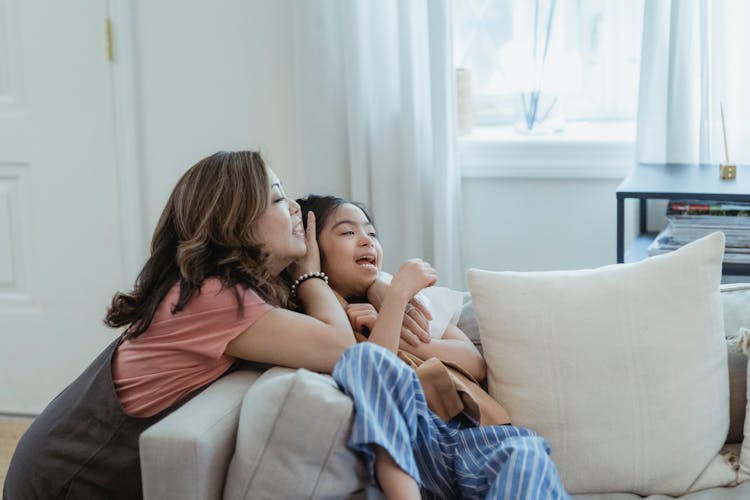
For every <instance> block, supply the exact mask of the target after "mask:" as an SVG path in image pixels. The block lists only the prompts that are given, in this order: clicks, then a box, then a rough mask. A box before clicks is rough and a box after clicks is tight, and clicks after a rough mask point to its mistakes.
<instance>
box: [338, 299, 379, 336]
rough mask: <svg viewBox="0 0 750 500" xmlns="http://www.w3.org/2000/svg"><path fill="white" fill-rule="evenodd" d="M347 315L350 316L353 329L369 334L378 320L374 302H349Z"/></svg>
mask: <svg viewBox="0 0 750 500" xmlns="http://www.w3.org/2000/svg"><path fill="white" fill-rule="evenodd" d="M346 315H347V316H349V323H351V325H352V329H353V330H354V331H355V332H359V333H361V334H363V335H369V334H370V332H371V331H372V329H373V328H374V327H375V322H376V321H377V320H378V311H376V310H375V307H373V306H372V304H349V305H348V306H346ZM365 329H366V330H367V331H366V332H365Z"/></svg>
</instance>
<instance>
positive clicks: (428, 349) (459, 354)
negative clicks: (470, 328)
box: [400, 324, 487, 381]
mask: <svg viewBox="0 0 750 500" xmlns="http://www.w3.org/2000/svg"><path fill="white" fill-rule="evenodd" d="M400 347H401V349H403V350H404V351H407V352H410V353H412V354H414V355H415V356H417V357H419V358H421V359H425V360H426V359H429V358H438V359H439V360H440V361H447V362H451V363H455V364H457V365H459V366H460V367H461V368H463V369H464V370H466V371H467V372H469V373H470V374H471V376H472V377H474V378H475V379H477V381H482V380H484V378H485V377H486V376H487V365H486V364H485V362H484V358H482V355H481V354H480V353H479V350H477V348H476V347H475V346H474V343H473V342H472V341H471V339H469V337H467V336H466V334H465V333H464V332H462V331H461V329H459V328H458V327H457V326H456V325H453V324H449V325H448V326H447V327H446V329H445V333H444V334H443V337H442V338H439V339H432V342H430V343H429V344H419V345H418V346H416V347H415V346H413V345H411V344H408V343H406V342H401V346H400Z"/></svg>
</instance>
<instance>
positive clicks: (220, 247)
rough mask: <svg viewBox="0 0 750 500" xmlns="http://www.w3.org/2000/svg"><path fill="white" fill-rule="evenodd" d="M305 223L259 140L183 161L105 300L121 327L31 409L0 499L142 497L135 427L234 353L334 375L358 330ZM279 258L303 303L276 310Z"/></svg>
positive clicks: (283, 300)
mask: <svg viewBox="0 0 750 500" xmlns="http://www.w3.org/2000/svg"><path fill="white" fill-rule="evenodd" d="M307 224H308V226H307V227H308V230H307V232H305V230H304V228H303V224H302V220H301V215H300V210H299V206H298V205H297V204H296V203H295V202H294V201H293V200H290V199H289V198H287V197H286V195H285V194H284V191H283V189H282V187H281V183H280V182H279V180H278V178H277V177H276V176H275V174H274V173H273V172H272V171H271V170H270V169H268V168H267V167H266V165H265V164H264V162H263V159H262V158H261V156H260V154H258V153H257V152H251V151H240V152H230V153H227V152H220V153H216V154H214V155H211V156H209V157H207V158H205V159H203V160H201V161H199V162H198V163H196V164H195V165H194V166H193V167H191V168H190V169H189V170H188V171H187V172H186V173H185V174H184V175H183V176H182V178H181V179H180V180H179V182H178V183H177V185H176V186H175V188H174V190H173V192H172V194H171V196H170V197H169V200H168V201H167V204H166V207H165V208H164V211H163V212H162V215H161V218H160V220H159V223H158V225H157V227H156V230H155V231H154V235H153V238H152V242H151V255H150V257H149V259H148V261H147V262H146V264H145V265H144V267H143V269H142V271H141V272H140V274H139V277H138V280H137V281H136V284H135V288H134V290H133V291H132V292H129V293H118V294H116V295H115V296H114V298H113V299H112V304H111V307H110V308H109V310H108V311H107V315H106V318H105V323H106V324H107V325H109V326H111V327H127V328H126V329H125V330H124V332H123V333H122V334H121V335H120V336H119V337H118V338H117V339H116V340H115V341H114V342H112V343H111V344H110V345H109V347H107V348H106V349H105V350H104V351H103V352H102V353H101V354H100V355H99V357H98V358H97V359H96V360H95V361H94V362H93V363H92V364H91V365H90V366H89V367H88V368H87V369H86V370H85V371H84V372H83V373H82V374H81V375H80V376H79V378H78V379H76V380H75V381H74V382H73V383H72V384H71V385H70V386H68V387H67V388H66V389H65V390H64V391H63V392H62V393H61V394H60V395H58V396H57V397H56V398H55V399H54V400H53V401H52V402H51V403H50V404H49V405H48V406H47V408H46V409H45V410H44V411H43V412H42V414H41V415H39V416H38V417H37V418H36V419H35V420H34V422H33V424H32V425H31V427H30V428H29V430H28V431H27V432H26V434H25V435H24V436H23V437H22V439H21V440H20V442H19V444H18V447H17V449H16V451H15V454H14V456H13V458H12V461H11V464H10V468H9V470H8V473H7V475H6V478H5V485H4V488H3V498H4V499H5V500H24V499H31V498H35V499H42V498H86V499H120V498H122V499H133V498H140V497H141V496H142V492H141V480H140V464H139V457H138V436H139V435H140V433H141V432H142V431H143V430H144V429H146V428H147V427H148V426H150V425H152V424H153V423H154V422H156V421H157V420H159V419H160V418H163V417H164V416H165V415H167V414H168V413H170V412H172V411H174V410H175V409H176V408H177V407H178V406H180V405H181V404H182V403H184V402H185V401H186V400H187V399H188V398H190V397H191V396H192V395H194V394H195V393H196V392H197V391H200V390H201V389H202V388H204V387H205V386H207V385H208V384H210V383H211V382H213V381H214V380H216V379H217V378H218V377H220V376H222V375H223V374H225V373H226V372H227V371H228V370H230V369H231V367H232V365H233V363H234V361H235V360H237V359H245V360H250V361H255V362H261V363H269V364H277V365H284V366H289V367H300V368H307V369H310V370H315V371H319V372H327V373H331V372H332V371H333V368H334V366H335V364H336V362H337V360H338V359H339V358H340V357H341V355H342V353H343V352H344V351H345V350H346V349H347V347H349V346H351V345H352V344H354V342H355V340H354V337H353V333H352V330H351V326H350V324H349V320H348V318H347V316H346V314H345V313H344V311H343V310H342V309H341V306H340V305H339V303H338V301H337V299H336V296H335V295H334V293H333V292H332V291H331V289H330V288H329V286H328V285H327V280H326V277H325V275H324V274H323V273H321V272H320V260H319V256H318V248H317V244H316V240H315V219H314V216H313V215H312V214H311V215H310V216H309V217H308V220H307ZM285 270H286V273H288V275H289V276H291V277H292V278H297V279H296V280H295V285H296V286H295V292H296V293H295V297H294V301H296V304H297V305H298V306H299V307H301V308H303V309H304V311H305V312H306V314H301V313H297V312H293V311H290V310H288V309H287V307H288V306H290V305H291V304H292V301H291V299H290V295H289V287H288V285H287V283H286V282H285V279H284V277H283V276H282V274H283V273H284V272H285ZM282 346H283V348H282Z"/></svg>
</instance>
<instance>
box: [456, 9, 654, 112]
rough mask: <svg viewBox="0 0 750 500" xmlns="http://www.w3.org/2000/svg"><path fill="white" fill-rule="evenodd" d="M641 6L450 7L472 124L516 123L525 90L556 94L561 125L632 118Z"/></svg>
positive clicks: (634, 103) (522, 110)
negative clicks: (465, 72)
mask: <svg viewBox="0 0 750 500" xmlns="http://www.w3.org/2000/svg"><path fill="white" fill-rule="evenodd" d="M643 1H644V0H560V1H557V0H462V1H460V2H454V17H453V18H454V65H455V66H456V67H457V68H465V69H467V70H468V71H469V74H470V78H471V89H472V91H471V92H472V102H473V115H474V122H475V123H476V124H479V125H503V124H511V123H514V122H517V121H518V120H519V119H521V117H522V116H523V115H520V114H519V113H523V112H524V109H527V108H525V107H524V104H525V102H523V101H522V98H521V95H522V94H521V93H522V92H528V91H530V90H540V92H541V94H542V95H545V94H546V95H548V96H550V95H551V96H555V99H554V100H551V101H549V103H553V102H554V103H555V104H554V105H555V106H557V107H558V108H559V111H560V112H561V113H562V115H563V116H564V119H565V120H566V121H577V120H586V121H598V120H634V119H635V114H636V109H637V100H638V73H639V65H640V51H641V28H642V18H643ZM459 85H460V84H459ZM540 102H543V101H540ZM550 105H551V104H550ZM546 106H547V104H544V105H543V106H542V105H541V104H540V108H541V107H546ZM544 111H546V110H545V109H541V111H540V112H544Z"/></svg>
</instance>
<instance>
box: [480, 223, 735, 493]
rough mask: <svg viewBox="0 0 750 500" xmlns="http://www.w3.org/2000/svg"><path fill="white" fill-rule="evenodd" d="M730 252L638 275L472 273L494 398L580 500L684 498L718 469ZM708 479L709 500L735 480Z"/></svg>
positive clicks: (694, 254) (639, 269) (631, 267)
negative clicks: (723, 284)
mask: <svg viewBox="0 0 750 500" xmlns="http://www.w3.org/2000/svg"><path fill="white" fill-rule="evenodd" d="M723 248H724V237H723V235H722V234H721V233H714V234H712V235H709V236H707V237H705V238H703V239H701V240H698V241H696V242H694V243H692V244H690V245H686V246H685V247H683V248H681V249H680V250H677V251H675V252H672V253H670V254H666V255H662V256H657V257H652V258H649V259H646V260H644V261H641V262H638V263H634V264H621V265H613V266H606V267H603V268H599V269H592V270H581V271H554V272H529V273H519V272H497V273H494V272H488V271H480V270H470V271H469V274H468V280H469V287H470V289H471V294H472V298H473V301H474V306H475V308H476V312H477V319H478V321H479V329H480V335H481V338H482V345H483V347H484V355H485V358H486V360H487V365H488V379H489V391H490V394H491V395H492V396H493V397H495V398H496V399H498V400H499V401H500V403H502V404H503V406H504V407H505V408H507V409H508V411H509V412H510V414H511V418H512V419H513V421H514V423H516V424H517V425H521V426H524V427H529V428H531V429H534V430H536V431H538V432H539V433H540V434H542V435H543V436H544V437H546V438H547V440H548V441H549V443H550V445H551V448H552V458H553V460H554V461H555V463H556V464H557V467H558V470H559V471H560V475H561V477H562V479H563V482H564V484H565V487H566V488H567V489H568V491H570V492H571V493H590V492H597V493H606V492H632V493H637V494H641V495H648V494H659V493H662V494H672V495H679V494H683V493H684V492H686V491H689V490H690V489H691V486H692V485H693V483H694V482H695V481H697V480H698V479H699V477H700V476H701V474H702V473H703V472H704V470H705V469H707V467H708V466H709V464H712V463H715V462H714V461H715V459H716V456H717V453H718V452H719V450H720V449H721V447H722V445H723V444H724V439H725V438H726V436H727V429H728V420H729V395H728V379H727V371H728V368H727V351H726V345H725V341H724V330H723V318H722V309H721V299H720V296H719V281H720V277H721V260H722V255H723ZM709 472H710V474H708V477H707V476H706V475H703V477H701V480H700V486H701V487H708V486H716V485H718V484H711V483H712V482H715V483H716V482H720V481H722V480H725V479H726V478H727V477H731V476H732V475H733V472H729V471H726V470H725V471H723V472H726V473H727V474H723V473H716V474H714V472H715V471H714V469H713V468H711V469H710V471H709ZM734 477H736V475H735V476H734Z"/></svg>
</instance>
